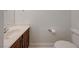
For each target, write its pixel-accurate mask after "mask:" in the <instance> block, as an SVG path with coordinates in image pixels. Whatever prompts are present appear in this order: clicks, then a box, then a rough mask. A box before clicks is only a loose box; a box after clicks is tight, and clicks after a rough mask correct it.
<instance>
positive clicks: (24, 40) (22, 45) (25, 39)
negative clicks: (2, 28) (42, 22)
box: [10, 28, 29, 48]
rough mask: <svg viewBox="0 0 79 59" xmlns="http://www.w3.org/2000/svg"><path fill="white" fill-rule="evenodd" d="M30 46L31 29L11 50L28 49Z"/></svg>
mask: <svg viewBox="0 0 79 59" xmlns="http://www.w3.org/2000/svg"><path fill="white" fill-rule="evenodd" d="M28 46H29V28H28V29H27V30H26V31H25V32H24V33H23V34H22V36H21V37H20V38H19V39H17V40H16V41H15V42H14V44H13V45H12V46H11V47H10V48H28Z"/></svg>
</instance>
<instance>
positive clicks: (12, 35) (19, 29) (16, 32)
mask: <svg viewBox="0 0 79 59" xmlns="http://www.w3.org/2000/svg"><path fill="white" fill-rule="evenodd" d="M29 28H30V26H29V25H15V26H12V27H9V30H8V31H7V32H6V33H5V34H4V41H3V43H4V45H3V47H4V48H10V47H11V45H12V44H13V43H14V42H15V41H16V40H17V39H19V38H20V36H22V34H23V33H24V32H25V31H27V30H28V29H29Z"/></svg>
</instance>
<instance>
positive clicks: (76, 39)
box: [71, 29, 79, 47]
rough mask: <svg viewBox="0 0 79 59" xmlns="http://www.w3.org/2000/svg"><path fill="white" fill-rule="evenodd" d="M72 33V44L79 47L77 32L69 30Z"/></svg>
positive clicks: (78, 33) (78, 32) (78, 31)
mask: <svg viewBox="0 0 79 59" xmlns="http://www.w3.org/2000/svg"><path fill="white" fill-rule="evenodd" d="M71 31H72V42H73V43H74V44H75V45H76V46H77V47H79V30H77V29H71Z"/></svg>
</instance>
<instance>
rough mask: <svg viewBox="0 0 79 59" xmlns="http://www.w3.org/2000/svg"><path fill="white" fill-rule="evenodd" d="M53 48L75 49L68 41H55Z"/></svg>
mask: <svg viewBox="0 0 79 59" xmlns="http://www.w3.org/2000/svg"><path fill="white" fill-rule="evenodd" d="M54 47H56V48H77V46H76V45H74V44H73V43H71V42H68V41H56V43H55V45H54Z"/></svg>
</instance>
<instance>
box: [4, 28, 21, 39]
mask: <svg viewBox="0 0 79 59" xmlns="http://www.w3.org/2000/svg"><path fill="white" fill-rule="evenodd" d="M18 32H20V29H12V30H8V31H7V32H6V33H5V34H4V38H5V39H11V38H14V37H15V36H16V35H17V34H18Z"/></svg>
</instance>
